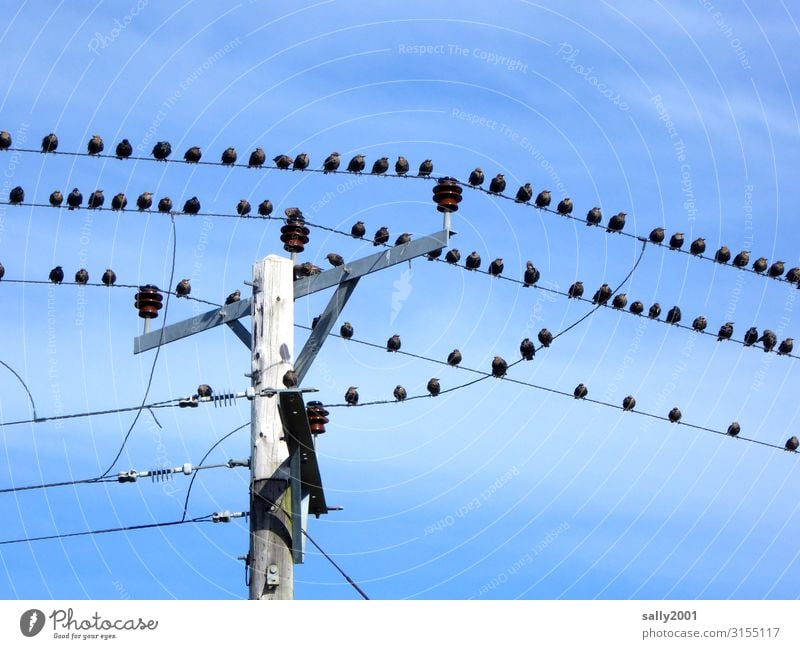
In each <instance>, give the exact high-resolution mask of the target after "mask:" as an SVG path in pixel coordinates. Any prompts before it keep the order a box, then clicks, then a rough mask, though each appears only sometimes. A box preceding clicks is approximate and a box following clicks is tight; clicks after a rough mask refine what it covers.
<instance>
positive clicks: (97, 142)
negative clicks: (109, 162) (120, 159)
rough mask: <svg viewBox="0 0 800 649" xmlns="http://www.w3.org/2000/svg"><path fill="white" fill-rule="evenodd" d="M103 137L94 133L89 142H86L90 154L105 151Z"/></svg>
mask: <svg viewBox="0 0 800 649" xmlns="http://www.w3.org/2000/svg"><path fill="white" fill-rule="evenodd" d="M103 148H104V145H103V138H101V137H100V136H99V135H92V137H91V139H90V140H89V142H88V143H87V144H86V150H87V151H88V152H89V155H99V154H101V153H102V152H103Z"/></svg>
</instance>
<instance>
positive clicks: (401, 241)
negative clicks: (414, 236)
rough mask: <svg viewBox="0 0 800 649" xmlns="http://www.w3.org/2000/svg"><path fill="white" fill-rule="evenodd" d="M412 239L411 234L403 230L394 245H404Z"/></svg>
mask: <svg viewBox="0 0 800 649" xmlns="http://www.w3.org/2000/svg"><path fill="white" fill-rule="evenodd" d="M409 241H411V235H410V234H409V233H408V232H403V234H401V235H400V236H399V237H397V239H395V241H394V245H396V246H403V245H405V244H407V243H408V242H409Z"/></svg>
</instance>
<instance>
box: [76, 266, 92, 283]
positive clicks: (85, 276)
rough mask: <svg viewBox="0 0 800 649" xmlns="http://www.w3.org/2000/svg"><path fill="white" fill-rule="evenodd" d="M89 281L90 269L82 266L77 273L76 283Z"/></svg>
mask: <svg viewBox="0 0 800 649" xmlns="http://www.w3.org/2000/svg"><path fill="white" fill-rule="evenodd" d="M88 281H89V271H88V270H86V269H85V268H81V269H80V270H79V271H78V272H77V273H75V283H76V284H86V283H87V282H88Z"/></svg>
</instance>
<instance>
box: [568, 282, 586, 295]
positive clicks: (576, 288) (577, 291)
mask: <svg viewBox="0 0 800 649" xmlns="http://www.w3.org/2000/svg"><path fill="white" fill-rule="evenodd" d="M567 295H568V296H569V297H574V298H581V297H583V282H573V284H572V285H571V286H570V287H569V290H568V291H567Z"/></svg>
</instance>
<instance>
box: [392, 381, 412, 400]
mask: <svg viewBox="0 0 800 649" xmlns="http://www.w3.org/2000/svg"><path fill="white" fill-rule="evenodd" d="M392 394H393V395H394V398H395V399H396V400H397V401H405V400H406V397H407V396H408V393H407V392H406V389H405V388H404V387H403V386H402V385H398V386H397V387H396V388H395V389H394V392H392Z"/></svg>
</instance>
